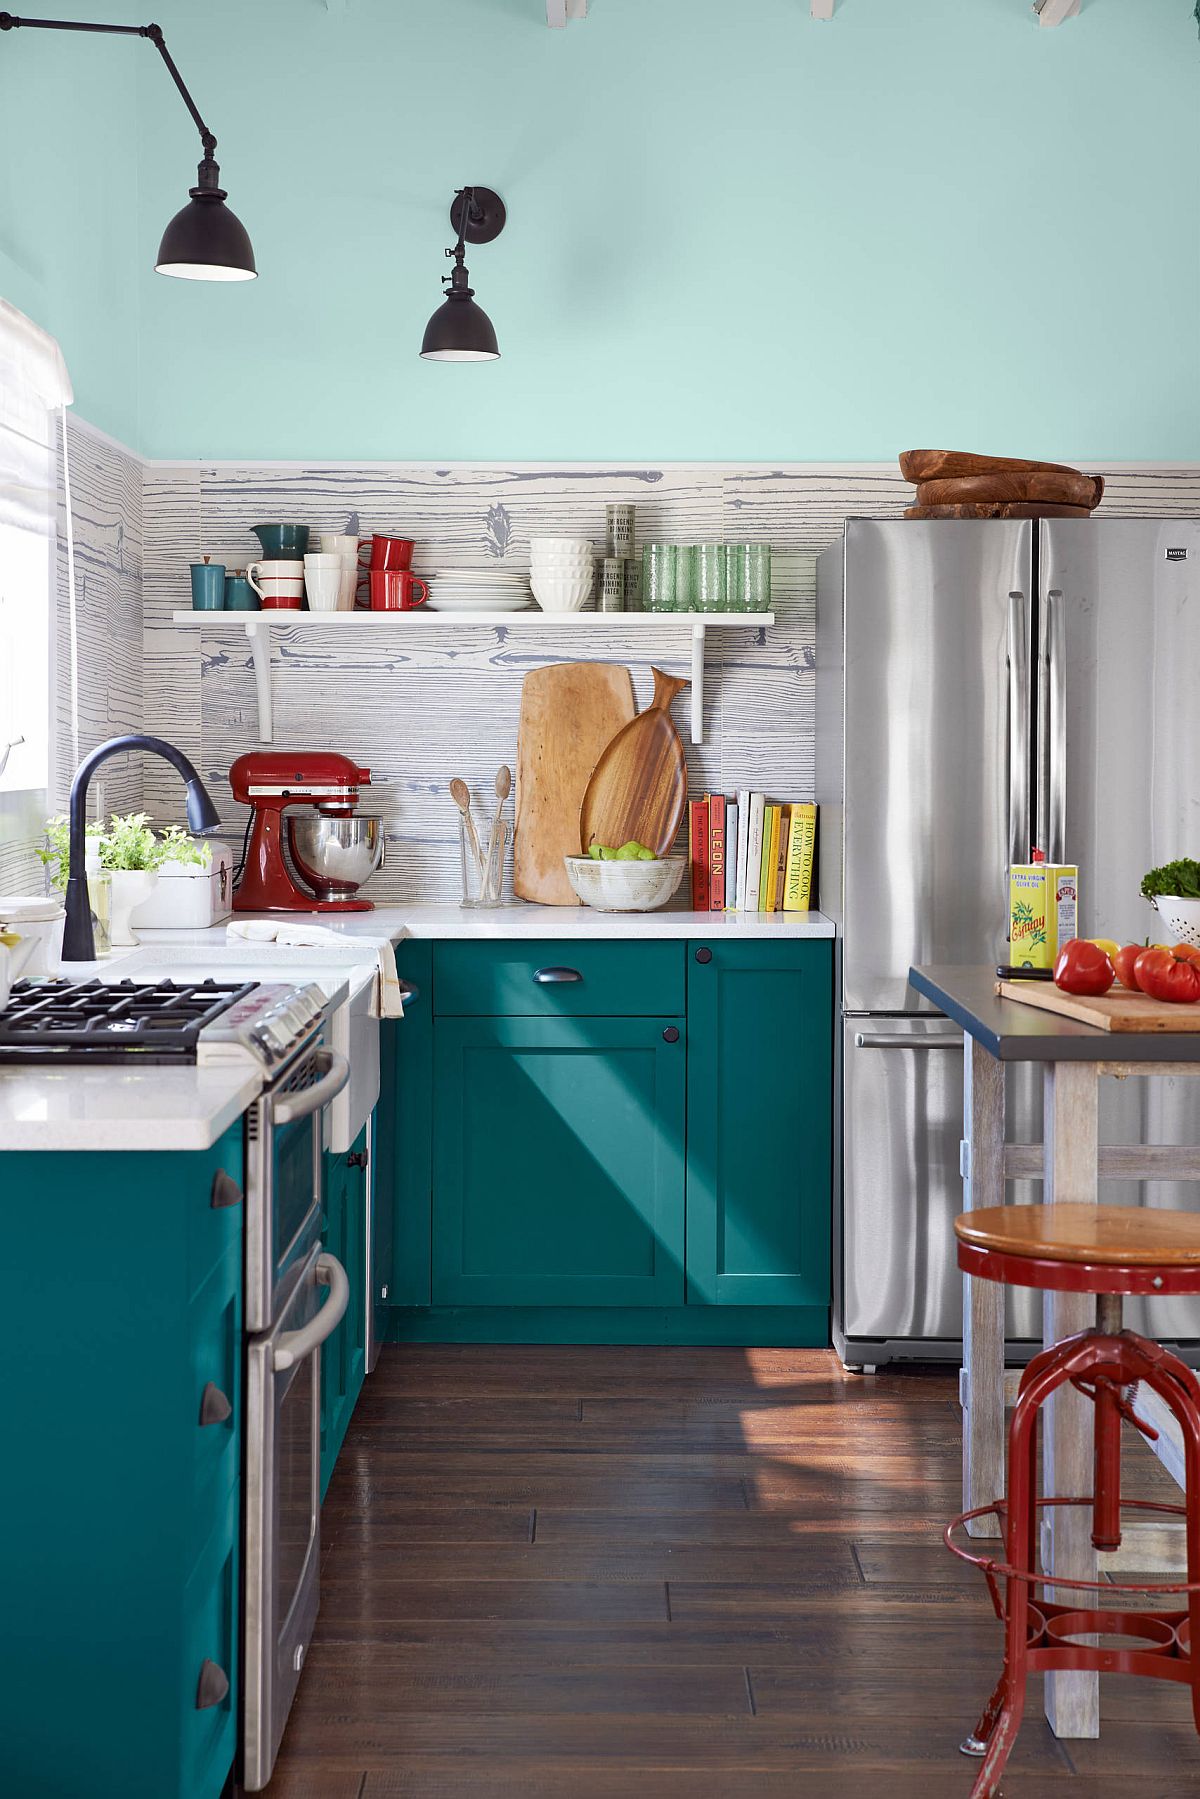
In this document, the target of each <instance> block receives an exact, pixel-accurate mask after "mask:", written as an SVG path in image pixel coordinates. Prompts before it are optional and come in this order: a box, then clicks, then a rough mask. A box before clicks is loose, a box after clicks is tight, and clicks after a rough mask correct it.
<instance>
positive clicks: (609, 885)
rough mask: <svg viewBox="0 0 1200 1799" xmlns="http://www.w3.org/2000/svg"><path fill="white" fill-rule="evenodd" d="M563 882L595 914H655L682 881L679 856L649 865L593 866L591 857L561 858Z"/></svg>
mask: <svg viewBox="0 0 1200 1799" xmlns="http://www.w3.org/2000/svg"><path fill="white" fill-rule="evenodd" d="M563 862H564V864H565V866H566V870H567V879H568V881H570V883H571V886H572V887H573V888H574V889H575V892H576V893H577V894H578V895H579V898H580V899H581V900H582V901H583V903H584V905H585V906H591V907H592V908H593V909H594V910H595V911H597V912H656V911H657V910H658V908H659V907H660V906H665V905H666V903H667V901H668V900H669V899H672V898H673V897H674V895H675V893H676V891H677V890H678V887H679V883H680V881H681V880H682V879H683V857H682V856H660V857H657V858H656V859H655V860H654V861H653V862H641V861H629V862H596V861H594V860H593V859H592V857H591V856H564V857H563Z"/></svg>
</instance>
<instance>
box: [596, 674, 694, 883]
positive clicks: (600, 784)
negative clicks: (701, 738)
mask: <svg viewBox="0 0 1200 1799" xmlns="http://www.w3.org/2000/svg"><path fill="white" fill-rule="evenodd" d="M652 673H653V675H654V698H653V700H651V702H650V704H649V706H648V707H647V708H646V710H645V712H643V713H641V714H640V715H639V716H638V717H637V718H635V719H634V721H633V723H632V724H629V725H626V726H625V728H624V730H622V731H618V733H617V735H616V736H615V737H614V738H613V740H612V742H611V743H610V744H609V746H608V748H607V749H606V750H605V752H604V754H603V755H602V756H601V758H600V760H599V762H597V764H596V766H595V768H594V770H593V771H592V778H591V780H590V781H589V782H588V784H587V792H586V793H585V794H584V796H583V804H582V806H581V807H580V809H579V851H580V853H581V854H582V855H585V856H586V855H587V853H588V850H589V848H590V847H591V845H592V844H593V843H602V844H605V845H607V846H608V847H609V848H611V849H619V848H620V847H621V845H622V844H623V843H630V842H635V843H644V844H645V845H646V848H647V849H651V850H653V851H654V853H655V855H656V856H665V855H666V854H667V851H668V850H669V849H670V848H671V845H672V844H673V843H674V841H675V838H676V835H677V833H678V831H679V826H680V822H681V821H682V818H683V813H684V808H685V807H686V805H687V762H686V760H685V758H684V753H683V744H682V742H681V740H680V736H679V732H678V731H677V730H676V729H675V726H674V723H673V722H672V719H671V710H670V708H671V701H672V700H673V699H674V698H675V695H676V694H677V693H680V692H682V690H683V689H684V688H685V687H686V686H687V681H686V680H684V679H683V678H682V677H680V676H677V675H664V674H663V672H662V670H661V668H656V669H654V670H652Z"/></svg>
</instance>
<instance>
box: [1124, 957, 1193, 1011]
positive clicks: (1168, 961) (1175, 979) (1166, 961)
mask: <svg viewBox="0 0 1200 1799" xmlns="http://www.w3.org/2000/svg"><path fill="white" fill-rule="evenodd" d="M1134 973H1135V974H1136V975H1137V981H1138V986H1139V987H1140V988H1141V990H1142V992H1143V993H1148V994H1149V995H1150V998H1151V999H1158V1000H1170V1001H1171V1002H1172V1003H1173V1004H1175V1005H1190V1004H1192V1003H1193V1002H1194V1001H1196V1000H1198V999H1200V967H1197V965H1196V964H1195V963H1194V962H1192V961H1191V960H1189V958H1188V957H1186V956H1177V955H1176V954H1175V951H1174V950H1170V949H1144V950H1143V951H1142V953H1141V955H1140V956H1139V957H1138V959H1137V962H1136V964H1135V967H1134Z"/></svg>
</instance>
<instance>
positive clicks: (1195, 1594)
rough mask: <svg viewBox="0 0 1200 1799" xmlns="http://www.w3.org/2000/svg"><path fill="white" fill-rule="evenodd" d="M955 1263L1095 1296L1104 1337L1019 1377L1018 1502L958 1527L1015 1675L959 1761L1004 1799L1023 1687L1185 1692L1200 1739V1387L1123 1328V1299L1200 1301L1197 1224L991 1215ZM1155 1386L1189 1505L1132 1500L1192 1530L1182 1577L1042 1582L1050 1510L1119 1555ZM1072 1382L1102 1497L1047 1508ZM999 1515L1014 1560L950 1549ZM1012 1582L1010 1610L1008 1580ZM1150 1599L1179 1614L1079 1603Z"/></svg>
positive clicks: (965, 1218) (1051, 1210)
mask: <svg viewBox="0 0 1200 1799" xmlns="http://www.w3.org/2000/svg"><path fill="white" fill-rule="evenodd" d="M954 1229H955V1233H956V1235H957V1237H958V1265H959V1267H960V1268H962V1269H963V1270H964V1272H965V1273H967V1274H972V1275H975V1276H976V1277H979V1278H982V1279H984V1280H993V1281H1007V1282H1008V1283H1010V1284H1011V1285H1013V1286H1018V1287H1042V1288H1053V1289H1055V1290H1057V1291H1060V1292H1067V1293H1095V1294H1096V1295H1097V1299H1096V1328H1095V1329H1094V1330H1087V1331H1081V1332H1080V1333H1079V1335H1078V1336H1074V1337H1067V1338H1065V1339H1064V1341H1063V1342H1061V1343H1058V1344H1055V1346H1054V1347H1053V1348H1052V1349H1047V1350H1043V1352H1042V1353H1041V1354H1040V1355H1037V1356H1035V1357H1034V1358H1033V1360H1032V1361H1031V1362H1030V1364H1029V1366H1028V1367H1027V1368H1026V1370H1025V1372H1024V1374H1023V1375H1022V1376H1021V1384H1020V1388H1019V1389H1018V1393H1017V1403H1016V1408H1015V1410H1014V1412H1013V1417H1012V1423H1011V1425H1010V1426H1009V1433H1008V1497H1007V1500H1004V1499H998V1500H997V1501H996V1502H995V1504H994V1505H990V1506H980V1507H978V1508H976V1510H974V1511H971V1512H963V1513H961V1514H960V1516H959V1517H957V1518H955V1519H953V1520H952V1521H951V1523H950V1524H948V1525H947V1527H946V1531H945V1541H946V1546H947V1548H948V1549H950V1550H951V1551H952V1553H953V1554H955V1555H957V1556H959V1557H960V1558H961V1559H962V1560H963V1561H966V1562H971V1563H973V1564H974V1565H975V1566H976V1567H978V1568H981V1569H982V1570H983V1573H984V1576H985V1577H986V1580H987V1583H988V1590H989V1592H990V1593H991V1597H992V1604H993V1605H994V1606H995V1608H996V1615H997V1617H998V1618H1000V1619H1001V1620H1002V1622H1003V1624H1004V1668H1003V1672H1002V1673H1001V1675H1000V1679H999V1680H998V1681H997V1683H996V1688H995V1691H994V1692H993V1694H992V1696H991V1698H990V1699H989V1700H988V1702H987V1705H986V1706H985V1707H984V1711H983V1715H982V1717H981V1718H980V1720H979V1722H978V1724H977V1725H976V1726H975V1730H974V1732H973V1734H972V1735H971V1736H969V1737H968V1738H967V1740H966V1742H965V1743H963V1745H962V1748H963V1751H964V1753H965V1754H968V1755H980V1756H982V1757H983V1766H982V1767H981V1768H980V1770H979V1775H978V1778H977V1779H976V1781H975V1784H974V1786H973V1787H972V1789H971V1799H996V1795H997V1794H998V1793H999V1790H1000V1777H1001V1775H1002V1773H1003V1771H1004V1764H1005V1762H1006V1761H1007V1760H1008V1757H1009V1753H1010V1751H1011V1750H1012V1746H1013V1743H1014V1742H1015V1741H1016V1736H1017V1731H1018V1730H1019V1729H1020V1725H1021V1714H1022V1712H1023V1711H1024V1708H1025V1680H1026V1676H1027V1675H1028V1674H1035V1673H1044V1674H1048V1673H1055V1672H1080V1671H1087V1672H1093V1671H1094V1672H1099V1673H1107V1674H1145V1675H1151V1676H1155V1677H1157V1678H1158V1679H1161V1680H1176V1681H1182V1682H1184V1683H1185V1684H1187V1685H1190V1686H1191V1689H1192V1715H1193V1717H1194V1719H1195V1722H1196V1728H1197V1730H1198V1731H1200V1656H1198V1657H1193V1655H1192V1645H1193V1644H1194V1643H1196V1642H1200V1382H1198V1381H1197V1379H1196V1376H1195V1375H1194V1374H1193V1373H1192V1371H1191V1369H1190V1368H1187V1367H1185V1366H1184V1364H1183V1363H1182V1362H1181V1361H1180V1360H1179V1358H1178V1357H1177V1356H1174V1355H1171V1354H1169V1353H1168V1352H1167V1351H1166V1350H1165V1349H1162V1348H1160V1346H1159V1345H1158V1344H1157V1343H1152V1342H1150V1341H1149V1339H1148V1338H1146V1337H1142V1336H1139V1335H1138V1334H1137V1332H1136V1331H1129V1330H1124V1329H1123V1328H1122V1322H1121V1309H1122V1308H1121V1301H1122V1296H1123V1295H1124V1294H1126V1293H1139V1294H1155V1295H1159V1294H1161V1295H1165V1294H1175V1293H1200V1220H1198V1219H1197V1218H1196V1217H1195V1216H1193V1215H1191V1214H1188V1213H1180V1212H1163V1211H1158V1210H1154V1209H1141V1208H1139V1207H1131V1206H1083V1205H1058V1206H992V1207H988V1208H985V1209H982V1210H980V1211H978V1212H965V1213H963V1215H962V1216H961V1217H960V1218H958V1219H956V1220H955V1225H954ZM1142 1381H1144V1382H1145V1383H1146V1385H1147V1386H1148V1387H1151V1388H1153V1390H1154V1391H1155V1392H1156V1393H1157V1394H1158V1395H1159V1396H1160V1398H1161V1399H1162V1400H1163V1401H1164V1402H1165V1403H1166V1405H1167V1406H1169V1408H1170V1410H1171V1411H1172V1412H1173V1413H1174V1415H1175V1417H1176V1418H1177V1419H1178V1421H1179V1426H1180V1429H1181V1431H1182V1433H1183V1450H1184V1468H1185V1474H1186V1477H1187V1484H1186V1492H1185V1500H1186V1503H1185V1504H1184V1505H1159V1504H1154V1503H1151V1502H1149V1501H1137V1500H1128V1501H1126V1502H1125V1503H1126V1505H1128V1506H1137V1507H1138V1508H1139V1509H1140V1510H1142V1511H1151V1512H1167V1513H1176V1514H1179V1515H1180V1516H1182V1517H1183V1519H1184V1520H1185V1527H1184V1536H1185V1540H1186V1544H1187V1580H1186V1581H1179V1582H1176V1583H1174V1584H1165V1583H1160V1584H1156V1585H1133V1584H1122V1583H1117V1582H1113V1581H1107V1580H1106V1581H1085V1580H1065V1579H1061V1578H1060V1579H1056V1580H1050V1579H1047V1578H1045V1577H1043V1576H1042V1575H1040V1574H1039V1573H1038V1571H1037V1565H1038V1554H1037V1544H1038V1517H1039V1513H1040V1511H1041V1508H1042V1507H1043V1506H1047V1505H1075V1506H1090V1507H1091V1510H1092V1541H1093V1543H1094V1544H1095V1546H1096V1548H1097V1549H1104V1550H1111V1549H1116V1548H1118V1547H1119V1546H1120V1542H1121V1510H1122V1500H1121V1420H1122V1419H1127V1420H1128V1421H1129V1422H1130V1423H1131V1424H1133V1425H1135V1426H1136V1428H1137V1429H1138V1430H1140V1431H1141V1432H1142V1433H1143V1434H1144V1435H1145V1436H1147V1437H1151V1438H1153V1437H1156V1436H1157V1434H1158V1433H1157V1432H1156V1431H1154V1430H1152V1429H1151V1427H1150V1426H1149V1425H1148V1424H1146V1423H1145V1422H1144V1421H1143V1420H1142V1419H1140V1418H1139V1417H1138V1416H1137V1413H1136V1411H1135V1410H1134V1406H1135V1403H1136V1394H1137V1387H1138V1385H1139V1383H1141V1382H1142ZM1068 1382H1070V1383H1071V1384H1072V1385H1074V1386H1075V1387H1077V1388H1078V1389H1079V1391H1080V1392H1082V1393H1085V1394H1086V1395H1087V1397H1088V1398H1089V1399H1090V1400H1092V1402H1093V1405H1094V1407H1095V1490H1094V1492H1093V1493H1091V1494H1089V1495H1087V1496H1086V1497H1082V1498H1074V1497H1062V1498H1059V1497H1054V1498H1050V1499H1039V1498H1038V1496H1037V1444H1038V1416H1039V1413H1040V1410H1041V1407H1042V1406H1043V1405H1044V1404H1045V1402H1046V1400H1047V1399H1048V1398H1049V1397H1050V1395H1051V1394H1052V1393H1053V1392H1054V1391H1055V1389H1056V1388H1058V1387H1061V1386H1065V1385H1066V1384H1067V1383H1068ZM988 1513H994V1514H995V1515H996V1517H997V1518H998V1520H999V1523H1000V1534H1001V1539H1002V1541H1003V1544H1004V1554H1003V1557H1002V1558H1001V1557H1000V1556H997V1555H977V1554H974V1553H973V1552H972V1551H970V1550H969V1549H967V1548H965V1547H963V1546H962V1545H960V1544H959V1543H957V1542H955V1541H954V1532H955V1531H958V1530H960V1529H961V1528H962V1527H963V1526H964V1525H965V1524H966V1523H967V1522H968V1520H969V1519H972V1518H979V1517H983V1516H985V1515H987V1514H988ZM1001 1580H1002V1581H1003V1582H1004V1596H1003V1603H1002V1602H1001V1594H1000V1588H999V1585H998V1582H999V1581H1001ZM1046 1587H1050V1588H1053V1589H1054V1590H1055V1592H1056V1593H1059V1592H1061V1591H1062V1590H1063V1589H1068V1590H1071V1589H1078V1590H1079V1593H1080V1599H1079V1603H1078V1604H1071V1605H1063V1604H1061V1603H1056V1602H1054V1601H1051V1600H1049V1599H1047V1598H1046V1597H1044V1595H1042V1594H1040V1593H1039V1594H1037V1596H1036V1599H1035V1591H1036V1589H1038V1588H1046ZM1122 1592H1124V1593H1140V1594H1150V1595H1154V1596H1156V1597H1157V1598H1158V1600H1159V1602H1160V1603H1162V1602H1163V1601H1164V1600H1165V1599H1166V1598H1167V1596H1168V1595H1174V1596H1175V1606H1174V1607H1171V1606H1170V1605H1169V1603H1168V1607H1167V1609H1165V1610H1162V1611H1129V1612H1125V1611H1113V1610H1111V1609H1109V1608H1108V1607H1106V1606H1103V1605H1099V1604H1096V1603H1093V1604H1092V1605H1091V1606H1087V1605H1085V1604H1084V1599H1085V1597H1086V1595H1087V1594H1088V1593H1092V1594H1099V1593H1104V1594H1105V1595H1107V1596H1109V1597H1112V1596H1115V1595H1116V1594H1119V1593H1122ZM1103 1633H1107V1634H1109V1635H1118V1634H1119V1635H1122V1636H1133V1637H1137V1638H1140V1639H1142V1641H1141V1644H1140V1646H1139V1647H1138V1648H1136V1649H1112V1648H1104V1647H1102V1646H1100V1645H1099V1643H1093V1644H1088V1643H1084V1642H1080V1641H1079V1640H1078V1639H1079V1638H1080V1637H1085V1636H1087V1635H1089V1634H1091V1635H1093V1636H1097V1635H1099V1634H1103Z"/></svg>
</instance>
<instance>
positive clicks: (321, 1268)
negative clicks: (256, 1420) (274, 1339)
mask: <svg viewBox="0 0 1200 1799" xmlns="http://www.w3.org/2000/svg"><path fill="white" fill-rule="evenodd" d="M315 1273H316V1277H317V1280H318V1281H319V1282H320V1284H321V1285H322V1286H323V1287H328V1288H329V1298H328V1299H327V1300H326V1301H325V1304H324V1305H323V1306H322V1307H321V1310H320V1311H319V1312H318V1313H317V1315H316V1317H315V1318H312V1319H310V1320H309V1322H308V1323H307V1324H306V1325H304V1326H303V1328H302V1329H301V1330H298V1331H284V1333H283V1335H282V1336H281V1337H280V1339H279V1341H278V1343H277V1344H276V1345H275V1348H274V1350H273V1351H272V1355H271V1365H272V1367H273V1368H274V1370H275V1372H276V1374H282V1373H283V1372H284V1371H285V1369H288V1368H292V1367H294V1366H295V1364H296V1363H297V1362H302V1361H303V1360H304V1358H305V1356H310V1355H311V1354H312V1352H313V1350H314V1349H317V1348H319V1347H320V1345H321V1344H322V1343H324V1341H325V1339H326V1337H332V1335H333V1333H334V1331H335V1330H336V1329H337V1327H338V1325H339V1324H340V1323H341V1322H342V1319H343V1318H344V1317H345V1316H346V1307H347V1305H348V1304H349V1303H350V1282H349V1280H348V1279H347V1276H346V1270H345V1269H344V1268H343V1267H342V1264H341V1263H340V1262H339V1261H338V1259H337V1257H336V1256H334V1255H330V1254H329V1251H328V1250H324V1251H322V1253H321V1254H320V1255H319V1256H318V1257H317V1265H316V1269H315Z"/></svg>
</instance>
